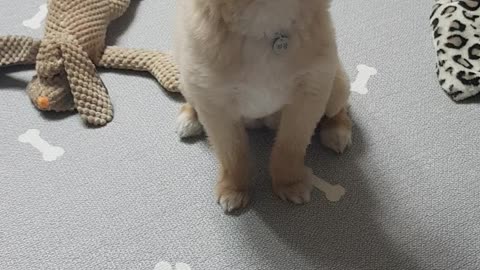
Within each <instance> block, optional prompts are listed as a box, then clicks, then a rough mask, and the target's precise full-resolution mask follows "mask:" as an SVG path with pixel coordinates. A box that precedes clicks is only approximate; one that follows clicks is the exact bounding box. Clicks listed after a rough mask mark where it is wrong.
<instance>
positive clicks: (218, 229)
mask: <svg viewBox="0 0 480 270" xmlns="http://www.w3.org/2000/svg"><path fill="white" fill-rule="evenodd" d="M14 2H15V3H14ZM44 2H45V0H28V1H27V0H23V1H7V0H2V1H0V15H1V16H0V35H5V34H7V33H8V34H26V35H32V36H35V37H40V36H41V29H38V30H34V29H30V28H27V27H25V26H23V25H22V21H23V20H25V19H28V18H31V17H32V16H33V15H35V13H36V12H37V11H38V7H39V6H40V5H41V4H42V3H44ZM431 5H432V1H415V0H395V1H393V0H370V1H357V0H341V1H334V3H333V8H332V11H333V14H334V18H335V21H336V23H337V30H338V42H339V46H340V51H341V54H342V56H343V60H344V63H345V66H346V68H347V71H348V72H349V74H350V75H351V77H352V81H353V80H355V78H356V76H357V66H358V65H360V64H362V65H366V66H369V67H374V68H375V69H376V70H377V74H376V75H374V76H372V77H370V79H369V81H368V82H367V89H368V93H365V92H364V89H363V90H362V89H361V88H356V90H357V91H359V92H360V93H358V92H355V93H353V94H352V116H353V118H354V121H355V130H354V145H353V147H352V148H351V149H350V150H348V152H347V153H346V154H345V155H343V156H336V155H334V154H332V153H331V152H329V151H327V150H325V149H323V148H322V147H321V146H320V144H319V143H318V142H317V140H318V138H316V139H314V142H313V144H312V146H311V148H310V151H309V155H308V164H309V165H310V166H312V167H313V168H314V171H315V173H316V174H317V175H319V176H322V177H323V178H325V179H327V180H328V181H329V182H331V183H332V184H340V185H342V186H343V187H345V189H346V195H345V197H344V198H343V199H342V200H341V201H339V202H336V203H334V202H329V201H327V200H326V199H325V196H324V194H322V193H320V192H319V191H315V193H314V197H313V201H312V202H311V203H310V204H308V205H305V206H300V207H299V206H293V205H290V204H287V203H283V202H281V201H280V200H278V199H277V198H275V197H274V196H273V195H272V192H271V188H270V183H269V179H268V176H267V170H266V168H267V166H266V160H267V157H268V153H269V149H270V146H271V142H272V137H273V136H272V134H271V133H269V132H264V131H256V132H253V133H252V134H251V136H252V143H253V144H254V147H253V150H254V153H253V155H254V157H255V159H256V160H257V161H258V162H257V164H258V166H257V168H256V174H255V177H254V178H255V179H254V182H255V184H254V186H255V187H254V194H253V204H252V205H251V207H250V208H249V209H248V210H247V211H245V212H243V213H242V214H241V215H239V216H226V215H224V214H223V212H222V211H221V210H220V208H219V207H218V206H217V205H216V204H215V202H214V198H213V194H212V188H213V185H214V179H215V170H216V169H215V168H216V163H215V159H214V156H213V153H212V151H210V149H209V148H208V145H207V143H206V142H205V141H204V140H199V141H192V142H187V143H185V142H180V141H179V140H178V139H177V137H176V135H175V133H174V125H175V122H174V117H175V115H176V111H177V110H178V107H179V105H180V103H179V101H180V100H181V99H180V98H178V97H177V96H172V95H168V94H166V93H165V92H164V91H163V90H162V89H161V88H160V87H159V85H158V84H157V83H156V81H154V80H153V79H152V78H151V77H149V76H148V75H146V74H142V73H128V72H122V73H119V72H110V71H105V72H102V74H101V77H102V79H103V80H104V82H105V84H106V86H107V87H108V89H109V91H110V94H111V97H112V99H113V102H114V106H115V118H114V121H113V122H112V123H110V124H109V125H108V126H107V127H104V128H99V129H89V128H86V127H85V126H84V125H83V124H82V122H81V121H80V119H79V117H78V116H77V115H69V114H42V113H40V112H38V111H37V110H35V109H34V108H33V106H32V105H31V104H30V102H29V100H28V98H27V96H26V94H25V87H26V84H27V82H28V80H29V79H30V77H31V76H32V75H33V71H32V70H30V69H25V68H9V69H6V70H1V71H0V93H1V99H0V123H1V126H2V131H1V132H0V269H3V270H6V269H147V270H153V269H156V270H164V269H171V268H172V267H173V266H174V265H175V264H177V267H176V269H177V270H185V269H193V270H198V269H200V270H216V269H219V270H229V269H235V270H236V269H239V270H243V269H245V270H247V269H248V270H250V269H282V270H283V269H286V270H289V269H302V270H307V269H342V270H347V269H449V270H451V269H462V270H464V269H480V259H479V258H480V255H479V252H480V225H479V224H480V210H479V208H480V184H479V182H480V169H479V165H478V160H479V159H478V158H479V156H480V155H479V152H480V108H479V105H478V102H479V99H473V100H470V101H469V102H468V103H465V104H455V103H453V102H452V101H451V100H450V99H449V98H448V97H447V96H446V95H444V94H443V93H442V92H441V90H440V89H439V86H438V83H437V80H436V77H435V74H434V72H433V71H434V61H435V54H434V50H433V47H432V44H431V42H432V41H431V38H430V27H429V22H428V16H429V13H430V11H431ZM174 13H175V12H174V0H161V1H158V0H143V1H135V0H134V1H133V4H132V7H131V9H130V11H129V13H128V14H127V15H126V16H124V17H123V18H121V19H120V20H119V21H116V22H115V24H114V26H113V28H112V31H111V32H110V34H109V36H110V38H109V44H116V45H121V46H125V47H140V48H153V49H161V50H168V49H170V46H171V44H172V38H171V34H172V23H173V20H172V18H173V16H174ZM134 14H135V17H134ZM366 75H368V74H366ZM360 79H362V78H360ZM360 85H361V83H360ZM29 129H38V130H39V131H40V133H41V134H40V136H42V138H44V139H45V140H46V141H48V142H49V143H51V144H52V145H56V146H60V147H62V148H63V149H64V151H65V153H64V154H63V156H61V157H60V158H59V159H58V160H56V161H52V162H46V161H44V160H43V159H42V155H41V154H40V153H39V152H38V151H37V150H36V149H34V148H32V147H31V146H30V145H28V144H23V143H20V142H19V141H18V140H17V139H18V137H19V135H21V134H23V133H25V132H26V131H27V130H29ZM171 266H172V267H171Z"/></svg>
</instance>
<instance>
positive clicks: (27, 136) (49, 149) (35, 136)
mask: <svg viewBox="0 0 480 270" xmlns="http://www.w3.org/2000/svg"><path fill="white" fill-rule="evenodd" d="M18 141H20V142H22V143H28V144H31V145H32V146H33V147H34V148H36V149H37V150H38V151H40V153H42V157H43V160H45V161H54V160H57V159H58V158H59V157H61V156H63V154H64V153H65V150H63V148H61V147H58V146H52V145H50V144H49V143H48V142H47V141H45V140H44V139H42V138H41V137H40V131H39V130H38V129H29V130H27V132H25V133H24V134H22V135H20V136H18Z"/></svg>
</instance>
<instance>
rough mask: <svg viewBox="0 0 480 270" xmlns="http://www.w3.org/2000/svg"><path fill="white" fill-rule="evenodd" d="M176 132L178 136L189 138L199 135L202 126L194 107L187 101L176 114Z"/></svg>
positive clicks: (201, 131)
mask: <svg viewBox="0 0 480 270" xmlns="http://www.w3.org/2000/svg"><path fill="white" fill-rule="evenodd" d="M176 130H177V134H178V136H179V137H180V138H182V139H184V138H189V137H195V136H198V135H201V134H202V133H203V127H202V124H201V123H200V121H199V120H198V115H197V112H196V111H195V108H193V106H192V105H190V104H189V103H185V104H183V105H182V108H181V109H180V113H179V114H178V116H177V128H176Z"/></svg>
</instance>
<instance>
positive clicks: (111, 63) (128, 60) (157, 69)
mask: <svg viewBox="0 0 480 270" xmlns="http://www.w3.org/2000/svg"><path fill="white" fill-rule="evenodd" d="M98 66H99V67H105V68H115V69H128V70H137V71H147V72H150V73H151V74H152V75H153V76H154V77H155V78H156V79H157V80H158V82H159V83H160V85H162V86H163V88H165V90H167V91H169V92H180V87H179V85H180V83H179V72H178V70H177V67H176V66H175V64H174V63H173V61H172V59H171V56H170V55H168V54H164V53H161V52H154V51H148V50H142V49H124V48H118V47H107V48H106V49H105V51H104V53H103V56H102V58H101V59H100V62H99V63H98Z"/></svg>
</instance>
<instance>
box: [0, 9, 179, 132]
mask: <svg viewBox="0 0 480 270" xmlns="http://www.w3.org/2000/svg"><path fill="white" fill-rule="evenodd" d="M129 4H130V0H49V2H48V16H47V19H46V28H45V35H44V37H43V39H42V40H35V39H33V38H30V37H25V36H4V37H0V67H3V66H11V65H30V64H36V72H37V73H36V75H35V76H34V77H33V79H32V81H31V82H30V83H29V85H28V87H27V94H28V96H29V97H30V99H31V101H32V103H33V104H34V105H35V107H37V108H38V109H39V110H42V111H56V112H62V111H73V110H75V109H76V110H77V111H78V113H79V114H80V116H81V118H82V119H83V120H84V121H86V122H87V123H89V124H92V125H96V126H103V125H106V124H107V123H108V122H110V121H111V120H112V118H113V107H112V103H111V100H110V97H109V95H108V91H107V89H106V88H105V86H104V85H103V83H102V80H101V79H100V77H99V76H98V74H97V72H96V67H104V68H116V69H128V70H136V71H147V72H150V73H151V74H152V75H153V76H154V77H155V78H156V79H157V80H158V81H159V83H160V84H161V85H162V86H163V88H165V90H167V91H170V92H179V79H178V77H179V75H178V71H177V69H176V67H175V65H174V64H173V62H172V61H171V58H170V56H169V55H167V54H164V53H161V52H155V51H147V50H142V49H123V48H118V47H106V46H105V38H106V33H107V27H108V25H109V24H110V22H112V21H113V20H115V19H116V18H118V17H120V16H121V15H122V14H124V13H125V11H126V10H127V8H128V6H129Z"/></svg>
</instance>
